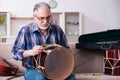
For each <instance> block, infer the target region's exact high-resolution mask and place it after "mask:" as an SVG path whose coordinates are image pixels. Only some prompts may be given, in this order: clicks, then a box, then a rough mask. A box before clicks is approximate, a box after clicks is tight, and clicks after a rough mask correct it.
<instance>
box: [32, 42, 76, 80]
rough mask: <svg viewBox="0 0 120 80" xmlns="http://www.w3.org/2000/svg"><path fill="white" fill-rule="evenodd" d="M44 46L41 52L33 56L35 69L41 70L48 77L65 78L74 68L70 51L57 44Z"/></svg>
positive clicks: (54, 78)
mask: <svg viewBox="0 0 120 80" xmlns="http://www.w3.org/2000/svg"><path fill="white" fill-rule="evenodd" d="M44 47H45V50H44V51H43V53H41V54H40V55H37V57H36V58H35V57H34V63H35V66H36V69H37V70H38V71H42V72H43V73H44V74H45V75H46V77H47V78H48V79H52V80H64V79H66V78H67V77H68V76H69V75H70V74H71V73H72V71H73V68H74V56H73V54H72V52H71V51H70V50H69V49H67V48H65V47H62V46H60V45H57V44H50V45H44Z"/></svg>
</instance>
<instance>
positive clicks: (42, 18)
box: [36, 15, 51, 21]
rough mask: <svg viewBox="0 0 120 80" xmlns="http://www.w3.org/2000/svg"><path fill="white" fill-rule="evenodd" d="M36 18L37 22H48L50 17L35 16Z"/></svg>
mask: <svg viewBox="0 0 120 80" xmlns="http://www.w3.org/2000/svg"><path fill="white" fill-rule="evenodd" d="M36 17H37V19H38V20H39V21H42V20H45V19H46V20H50V18H51V15H50V16H47V17H38V16H36Z"/></svg>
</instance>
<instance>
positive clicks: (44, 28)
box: [39, 26, 49, 30]
mask: <svg viewBox="0 0 120 80" xmlns="http://www.w3.org/2000/svg"><path fill="white" fill-rule="evenodd" d="M48 27H49V26H39V28H40V29H43V30H46V29H47V28H48Z"/></svg>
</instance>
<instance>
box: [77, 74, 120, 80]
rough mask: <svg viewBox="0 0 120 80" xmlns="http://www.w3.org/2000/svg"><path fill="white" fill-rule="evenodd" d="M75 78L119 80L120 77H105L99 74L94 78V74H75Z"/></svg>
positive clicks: (80, 79) (78, 79)
mask: <svg viewBox="0 0 120 80" xmlns="http://www.w3.org/2000/svg"><path fill="white" fill-rule="evenodd" d="M75 77H76V79H77V80H120V76H113V75H105V74H102V73H99V74H98V75H96V76H95V75H94V73H85V74H83V73H82V74H80V73H76V74H75Z"/></svg>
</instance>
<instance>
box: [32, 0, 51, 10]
mask: <svg viewBox="0 0 120 80" xmlns="http://www.w3.org/2000/svg"><path fill="white" fill-rule="evenodd" d="M40 7H42V8H47V9H49V10H50V6H49V4H47V3H46V2H38V3H37V4H35V6H34V8H33V12H36V11H37V10H38V8H40Z"/></svg>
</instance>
